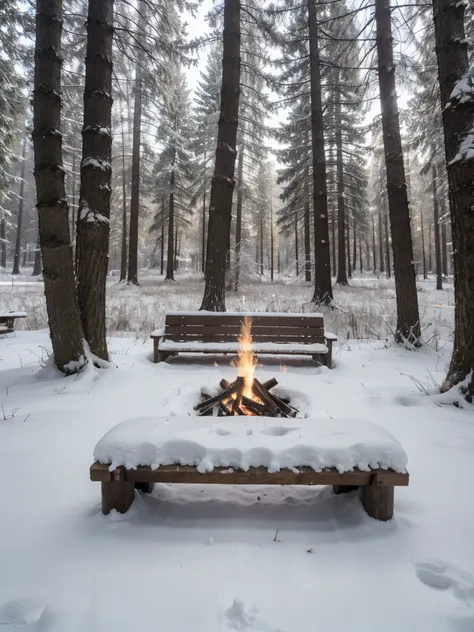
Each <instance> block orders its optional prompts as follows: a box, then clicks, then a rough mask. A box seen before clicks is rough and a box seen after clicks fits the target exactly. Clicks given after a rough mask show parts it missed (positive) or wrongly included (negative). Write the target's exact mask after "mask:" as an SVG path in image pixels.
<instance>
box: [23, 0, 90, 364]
mask: <svg viewBox="0 0 474 632" xmlns="http://www.w3.org/2000/svg"><path fill="white" fill-rule="evenodd" d="M61 31H62V2H61V0H38V1H37V5H36V46H35V78H34V92H33V120H34V129H33V141H34V153H35V179H36V190H37V209H38V219H39V238H40V245H41V251H42V255H43V266H44V272H43V276H44V290H45V295H46V308H47V311H48V320H49V328H50V334H51V342H52V346H53V353H54V361H55V364H56V366H57V367H58V368H59V369H60V370H61V371H62V372H63V373H66V374H71V373H77V372H78V371H79V370H81V368H82V367H84V366H85V364H87V359H86V357H85V354H84V346H83V341H82V327H81V319H80V314H79V307H78V303H77V296H76V288H75V281H74V265H73V259H72V248H71V240H70V233H69V216H68V205H67V200H66V190H65V186H64V169H63V164H62V139H61V133H60V131H59V130H60V129H61V63H62V59H61Z"/></svg>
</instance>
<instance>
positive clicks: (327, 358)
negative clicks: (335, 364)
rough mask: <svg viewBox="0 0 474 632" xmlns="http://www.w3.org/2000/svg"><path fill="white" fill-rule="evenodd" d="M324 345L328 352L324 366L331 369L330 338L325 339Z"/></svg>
mask: <svg viewBox="0 0 474 632" xmlns="http://www.w3.org/2000/svg"><path fill="white" fill-rule="evenodd" d="M326 346H327V348H328V352H327V355H326V366H327V368H328V369H332V340H326Z"/></svg>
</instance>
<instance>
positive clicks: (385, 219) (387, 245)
mask: <svg viewBox="0 0 474 632" xmlns="http://www.w3.org/2000/svg"><path fill="white" fill-rule="evenodd" d="M383 223H384V231H385V254H386V257H387V279H390V277H391V276H392V270H391V265H390V240H389V238H388V212H387V206H386V203H385V200H384V214H383Z"/></svg>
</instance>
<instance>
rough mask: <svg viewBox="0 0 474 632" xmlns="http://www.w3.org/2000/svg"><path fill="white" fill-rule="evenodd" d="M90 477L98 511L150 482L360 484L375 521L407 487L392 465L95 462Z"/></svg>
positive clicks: (338, 490)
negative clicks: (273, 467)
mask: <svg viewBox="0 0 474 632" xmlns="http://www.w3.org/2000/svg"><path fill="white" fill-rule="evenodd" d="M90 478H91V480H92V481H98V482H100V483H101V485H102V513H104V514H108V513H110V511H111V510H112V509H116V510H117V511H118V512H119V513H125V512H126V511H127V510H128V508H129V507H130V505H131V504H132V502H133V499H134V496H135V490H138V491H141V492H144V493H151V492H152V490H153V485H154V483H188V484H189V483H194V484H197V485H203V484H216V485H332V486H333V490H334V493H335V494H343V493H346V492H350V491H352V490H354V489H359V495H360V499H361V502H362V505H363V507H364V509H365V511H366V512H367V513H368V515H369V516H371V517H372V518H376V519H377V520H390V519H391V518H392V516H393V507H394V488H395V487H396V486H407V485H408V481H409V475H408V472H404V473H403V474H401V473H397V472H394V471H393V470H382V469H376V470H370V471H367V472H366V471H360V470H353V471H350V472H344V473H340V472H338V471H337V470H336V469H327V470H323V471H321V472H315V471H314V470H313V469H311V468H309V467H299V468H297V470H289V469H285V470H281V471H280V472H274V473H270V472H268V470H267V469H265V468H263V467H258V468H250V469H248V470H247V471H244V470H229V468H222V467H220V468H215V469H214V470H213V471H212V472H207V473H200V472H198V471H197V469H196V468H195V467H191V466H181V465H168V466H161V467H158V468H157V469H154V470H152V469H151V468H150V467H144V466H139V467H137V468H135V469H126V468H124V467H118V468H116V469H115V470H114V471H110V466H109V465H107V464H105V465H104V464H101V463H99V462H97V461H96V462H95V463H94V464H93V465H92V466H91V468H90Z"/></svg>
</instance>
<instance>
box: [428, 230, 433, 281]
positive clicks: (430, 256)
mask: <svg viewBox="0 0 474 632" xmlns="http://www.w3.org/2000/svg"><path fill="white" fill-rule="evenodd" d="M428 272H433V244H432V239H431V222H428Z"/></svg>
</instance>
